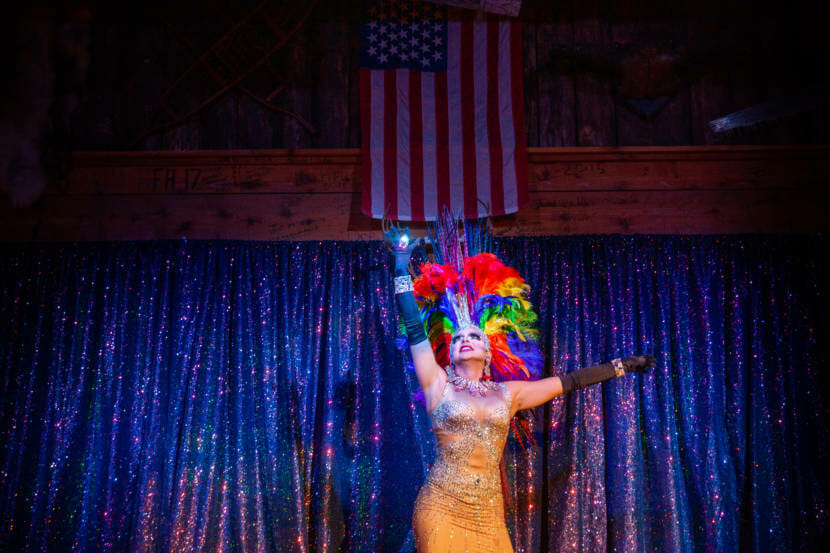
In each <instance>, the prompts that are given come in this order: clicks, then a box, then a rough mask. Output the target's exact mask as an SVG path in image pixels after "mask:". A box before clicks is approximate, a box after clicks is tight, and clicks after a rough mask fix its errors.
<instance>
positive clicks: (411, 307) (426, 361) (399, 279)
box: [384, 226, 447, 410]
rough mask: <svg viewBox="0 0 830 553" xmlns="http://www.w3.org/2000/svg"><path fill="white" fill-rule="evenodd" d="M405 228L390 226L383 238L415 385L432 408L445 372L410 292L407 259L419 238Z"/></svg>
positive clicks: (439, 394)
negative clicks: (411, 236)
mask: <svg viewBox="0 0 830 553" xmlns="http://www.w3.org/2000/svg"><path fill="white" fill-rule="evenodd" d="M407 230H408V229H406V227H404V228H403V229H400V228H398V227H395V226H392V227H390V228H389V230H388V231H386V232H384V241H385V242H386V244H387V245H388V246H389V248H390V249H391V250H392V253H393V255H394V256H395V269H394V272H395V301H396V302H397V304H398V310H399V311H400V313H401V317H402V318H403V321H404V326H405V327H406V336H407V338H408V339H409V349H410V351H411V352H412V362H413V364H414V366H415V374H416V376H417V377H418V384H419V385H420V386H421V390H423V392H424V396H425V398H426V404H427V410H431V409H432V408H433V406H434V405H435V404H436V403H437V401H438V398H439V397H440V396H441V392H442V391H443V389H444V384H445V382H446V378H447V375H446V373H445V372H444V371H443V370H442V369H441V367H439V366H438V363H437V362H436V361H435V354H434V353H433V352H432V347H431V346H430V344H429V341H428V340H427V335H426V332H425V331H424V324H423V322H422V321H421V315H420V313H419V312H418V304H417V302H416V301H415V296H414V294H413V293H412V277H411V276H410V275H409V259H410V258H411V257H412V251H413V250H414V249H415V248H416V247H417V246H418V241H410V240H409V235H408V232H407Z"/></svg>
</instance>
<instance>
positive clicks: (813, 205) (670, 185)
mask: <svg viewBox="0 0 830 553" xmlns="http://www.w3.org/2000/svg"><path fill="white" fill-rule="evenodd" d="M529 154H530V156H529V157H530V162H531V163H530V164H531V168H530V169H531V170H530V175H531V183H530V184H531V186H530V200H531V205H530V207H529V208H527V209H525V210H523V211H521V212H520V213H518V214H515V215H512V216H507V217H500V218H496V219H495V220H494V224H495V227H496V232H497V234H500V235H533V234H591V233H599V234H604V233H626V234H630V233H657V234H701V233H704V234H708V233H735V232H738V233H750V232H787V233H791V232H826V231H828V230H830V218H827V217H826V216H825V212H826V206H827V198H828V193H827V191H828V190H830V187H828V183H830V145H804V146H777V147H776V146H772V147H759V146H739V147H732V146H723V147H675V148H669V147H660V148H656V147H655V148H646V147H636V148H553V149H551V148H534V149H531V150H530V152H529ZM358 163H359V151H358V150H297V151H293V152H292V151H286V150H268V151H233V152H226V151H216V152H146V153H143V152H128V153H115V152H113V153H107V152H104V153H96V154H89V153H87V154H77V155H76V156H75V157H74V158H73V165H72V170H71V171H70V179H69V184H68V186H67V188H66V189H65V190H59V189H56V188H50V190H49V193H48V194H47V195H46V196H45V197H44V198H43V199H42V201H41V202H39V203H38V204H37V205H36V206H33V207H30V208H27V209H24V210H15V209H12V208H11V207H10V206H9V205H8V204H5V205H3V204H2V203H0V220H2V222H1V223H0V240H3V241H30V240H34V241H64V240H151V239H152V240H158V239H178V238H181V237H182V236H184V237H187V238H189V239H239V240H333V239H336V240H375V239H377V237H378V236H379V231H380V222H379V221H377V220H374V219H370V218H368V217H365V216H363V215H362V214H361V213H360V192H359V180H358V170H359V169H358V168H359V165H358ZM196 170H197V171H198V174H196V173H194V171H196ZM194 175H197V176H194ZM410 226H411V227H412V228H413V229H415V230H416V232H421V233H422V231H423V228H424V225H423V224H411V225H410Z"/></svg>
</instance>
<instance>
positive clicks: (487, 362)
mask: <svg viewBox="0 0 830 553" xmlns="http://www.w3.org/2000/svg"><path fill="white" fill-rule="evenodd" d="M490 361H491V358H490V357H488V358H486V359H485V360H484V374H485V375H486V376H487V378H492V377H491V375H490Z"/></svg>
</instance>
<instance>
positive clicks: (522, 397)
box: [505, 355, 657, 412]
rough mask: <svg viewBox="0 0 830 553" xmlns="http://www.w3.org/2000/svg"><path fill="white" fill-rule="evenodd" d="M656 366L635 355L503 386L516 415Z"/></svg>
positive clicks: (514, 381)
mask: <svg viewBox="0 0 830 553" xmlns="http://www.w3.org/2000/svg"><path fill="white" fill-rule="evenodd" d="M656 365H657V363H656V361H655V359H654V357H653V356H652V355H637V356H635V357H628V358H627V359H623V360H619V359H615V360H614V361H612V362H611V363H603V364H601V365H594V366H593V367H586V368H584V369H579V370H576V371H573V372H570V373H567V374H563V375H562V376H551V377H549V378H543V379H541V380H529V381H525V380H511V381H509V382H506V383H505V384H507V387H508V389H509V390H510V395H511V396H512V397H513V404H512V409H513V412H515V411H519V410H521V409H531V408H533V407H536V406H537V405H541V404H543V403H545V402H547V401H550V400H551V399H553V398H555V397H557V396H560V395H562V394H567V393H568V392H571V391H573V390H578V389H580V388H584V387H586V386H590V385H591V384H596V383H597V382H602V381H603V380H608V379H609V378H615V377H618V376H622V375H623V374H625V373H629V372H647V370H648V368H649V367H654V366H656Z"/></svg>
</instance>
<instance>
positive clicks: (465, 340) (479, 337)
mask: <svg viewBox="0 0 830 553" xmlns="http://www.w3.org/2000/svg"><path fill="white" fill-rule="evenodd" d="M450 354H451V355H450V357H451V360H452V362H453V363H459V362H461V361H468V360H473V359H481V361H482V362H483V361H484V360H485V359H486V358H487V356H489V355H490V353H489V352H488V351H487V343H486V341H485V336H484V332H482V331H481V329H478V328H476V327H472V326H471V327H468V328H464V329H461V330H460V331H458V332H456V333H455V335H454V336H453V337H452V343H451V344H450Z"/></svg>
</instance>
